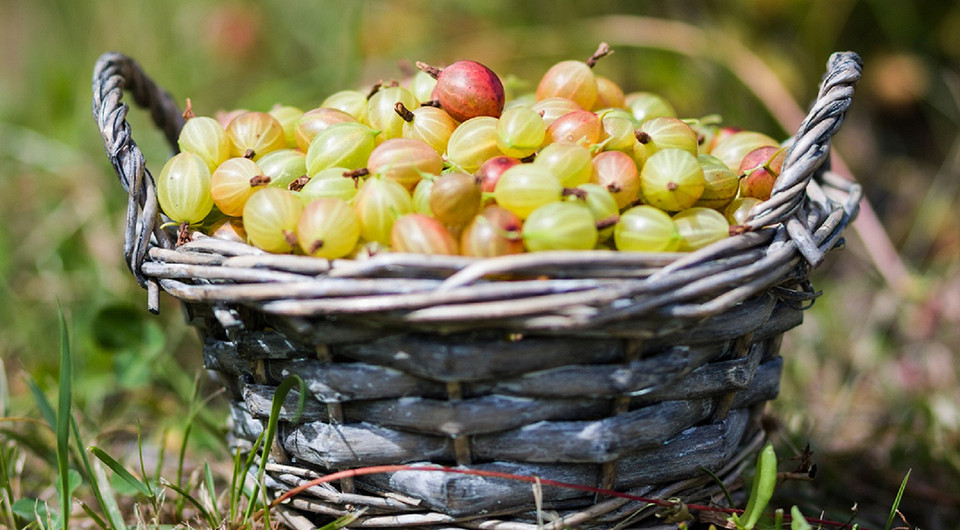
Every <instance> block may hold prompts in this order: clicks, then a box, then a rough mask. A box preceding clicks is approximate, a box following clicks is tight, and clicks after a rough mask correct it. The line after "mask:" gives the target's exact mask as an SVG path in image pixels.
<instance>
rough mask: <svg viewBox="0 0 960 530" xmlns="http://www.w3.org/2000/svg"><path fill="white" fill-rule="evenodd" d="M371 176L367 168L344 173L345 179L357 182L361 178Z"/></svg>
mask: <svg viewBox="0 0 960 530" xmlns="http://www.w3.org/2000/svg"><path fill="white" fill-rule="evenodd" d="M369 174H370V170H369V169H367V168H365V167H362V168H360V169H354V170H353V171H344V172H343V176H344V177H347V178H349V179H354V180H356V179H358V178H361V177H366V176H367V175H369Z"/></svg>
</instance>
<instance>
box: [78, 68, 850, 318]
mask: <svg viewBox="0 0 960 530" xmlns="http://www.w3.org/2000/svg"><path fill="white" fill-rule="evenodd" d="M860 69H861V61H860V58H859V57H858V56H857V55H856V54H855V53H852V52H838V53H835V54H833V55H832V56H831V58H830V60H829V61H828V64H827V72H826V74H825V75H824V77H823V80H822V83H821V87H820V91H819V94H818V96H817V99H816V101H815V102H814V104H813V105H812V107H811V109H810V111H809V113H808V115H807V118H806V119H805V120H804V122H803V123H802V124H801V126H800V127H799V130H798V132H797V134H796V135H795V136H793V137H792V138H791V139H790V140H789V142H788V145H789V150H788V153H787V157H786V160H785V163H784V166H783V171H782V173H781V175H780V177H778V179H777V181H776V184H775V187H774V190H773V194H772V196H771V198H770V199H769V200H767V201H764V202H763V203H761V205H760V206H759V207H758V208H757V209H756V211H755V212H754V214H753V216H752V218H750V219H748V220H747V221H746V222H745V223H744V225H743V226H742V227H741V231H742V233H739V234H736V235H733V236H731V237H729V238H727V239H724V240H721V241H719V242H716V243H713V244H711V245H709V246H707V247H705V248H702V249H700V250H697V251H694V252H690V253H633V252H624V251H600V250H594V251H577V252H559V251H554V252H537V253H527V254H519V255H512V256H503V257H498V258H468V257H462V256H429V255H419V254H400V253H382V254H378V255H375V256H372V257H370V258H369V259H365V260H332V261H329V260H325V259H322V258H313V257H305V256H293V255H288V256H283V255H272V254H268V253H266V252H263V251H260V250H258V249H255V248H253V247H252V246H250V245H247V244H245V243H239V242H230V241H226V240H217V239H213V238H209V237H206V236H203V235H202V234H196V236H195V239H194V241H193V242H192V243H187V244H185V245H181V246H179V247H177V246H176V243H175V241H174V237H172V233H171V232H168V231H167V230H164V229H162V228H161V227H160V226H161V221H162V217H161V215H162V214H161V213H160V212H159V207H158V205H157V201H156V190H155V188H154V183H153V178H152V175H151V174H150V172H149V170H147V167H146V162H145V160H144V157H143V154H142V153H141V152H140V150H139V148H138V147H137V145H136V143H135V141H134V140H133V138H132V133H131V131H130V126H129V124H128V123H127V121H126V113H127V111H128V107H127V105H126V104H125V103H123V101H122V98H123V92H124V90H127V91H130V92H132V94H133V97H134V100H135V101H136V102H137V103H138V104H139V105H141V106H143V107H145V108H148V109H149V110H150V111H151V116H152V118H153V121H154V123H155V124H156V125H157V126H158V127H159V128H160V129H161V130H162V131H164V133H165V134H166V137H167V140H168V143H169V144H170V146H171V148H172V149H173V150H174V151H175V152H176V150H177V142H176V139H177V136H178V134H179V130H180V128H181V127H182V125H183V123H184V122H183V117H182V115H181V114H180V111H179V109H178V107H177V105H176V103H175V102H174V100H173V98H172V97H171V96H170V95H169V94H168V93H166V92H165V91H164V90H162V89H161V88H159V87H158V86H157V85H156V84H155V83H154V82H153V81H152V80H151V79H150V78H149V77H147V76H146V74H144V73H143V70H142V69H141V68H140V67H139V65H138V64H137V63H136V62H135V61H134V60H133V59H131V58H129V57H127V56H124V55H122V54H118V53H112V52H111V53H106V54H104V55H103V56H101V57H100V59H99V60H98V62H97V64H96V67H95V73H94V78H93V85H94V98H93V113H94V117H95V119H96V121H97V123H98V126H99V127H100V131H101V134H102V135H103V138H104V145H105V148H106V152H107V155H108V158H109V159H110V160H111V162H112V163H113V165H114V169H115V171H116V173H117V175H118V177H119V178H120V181H121V184H122V185H123V186H124V188H125V189H126V190H127V192H128V194H129V205H128V215H127V222H126V225H125V243H124V255H125V258H126V261H127V264H128V266H129V267H130V269H131V271H132V272H133V274H134V276H135V277H136V278H137V279H138V281H139V283H140V284H141V285H142V286H144V287H146V288H147V289H148V293H149V296H148V306H149V308H150V309H151V311H158V309H159V302H158V297H159V292H160V291H161V290H163V291H166V292H168V293H170V294H172V295H173V296H175V297H176V298H178V299H180V300H181V301H183V302H185V303H204V304H223V303H227V304H237V305H246V306H249V307H253V308H254V309H255V310H257V311H262V312H264V313H268V314H274V315H279V316H284V317H290V318H301V317H331V316H345V317H347V318H351V317H354V316H363V317H364V318H373V319H374V320H376V321H382V322H384V323H388V324H392V325H416V326H424V327H426V328H438V327H439V328H443V327H453V328H456V327H458V326H463V325H467V324H468V323H470V324H469V325H473V324H475V323H478V322H479V323H480V324H481V325H483V326H488V327H489V326H504V327H510V328H515V329H519V330H558V329H583V328H591V327H601V328H602V327H603V326H606V325H608V324H610V323H612V322H616V321H618V320H623V319H625V318H628V317H635V316H637V315H641V314H643V315H650V314H655V313H656V314H662V315H665V318H671V319H693V320H698V319H702V318H704V317H707V316H711V315H715V314H718V313H720V312H722V311H726V310H729V309H730V308H732V307H734V306H736V305H737V304H740V303H742V302H743V301H745V300H747V299H749V298H751V297H754V296H758V295H762V294H763V293H765V292H766V293H770V292H774V293H775V295H776V296H780V295H781V294H783V295H784V296H786V297H790V296H793V295H797V293H800V294H801V295H802V294H803V293H802V292H803V291H808V290H810V289H807V287H806V280H807V276H808V274H809V271H810V270H811V269H812V268H813V267H816V266H818V265H819V264H820V263H821V262H822V260H823V259H824V255H825V254H826V253H827V252H828V251H829V250H830V249H832V248H834V247H835V246H837V245H838V244H839V243H840V242H841V241H842V232H843V230H844V228H845V227H846V226H847V225H848V224H849V223H850V222H851V220H852V219H853V218H854V217H855V215H856V213H857V211H858V204H859V201H860V198H861V196H862V191H861V188H860V186H859V185H858V184H856V183H855V182H852V181H850V180H847V179H844V178H842V177H840V176H839V175H837V174H835V173H833V172H831V171H829V169H828V167H827V166H828V165H829V164H828V155H829V145H830V138H831V137H832V135H833V134H834V133H835V132H836V131H837V130H838V129H839V127H840V124H841V123H842V121H843V118H844V115H845V113H846V111H847V109H848V108H849V106H850V104H851V98H852V94H853V88H854V86H855V84H856V83H857V81H858V80H859V78H860ZM505 276H506V277H507V278H506V279H504V277H505ZM791 293H792V294H791Z"/></svg>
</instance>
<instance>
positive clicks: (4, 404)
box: [0, 359, 10, 418]
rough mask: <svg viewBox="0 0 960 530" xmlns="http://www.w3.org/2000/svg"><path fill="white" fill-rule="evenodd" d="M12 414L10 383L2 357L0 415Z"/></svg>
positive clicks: (0, 366) (0, 363) (0, 365)
mask: <svg viewBox="0 0 960 530" xmlns="http://www.w3.org/2000/svg"><path fill="white" fill-rule="evenodd" d="M9 415H10V385H9V384H8V383H7V367H6V366H4V364H3V359H0V417H4V418H6V417H7V416H9Z"/></svg>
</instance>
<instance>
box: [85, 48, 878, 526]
mask: <svg viewBox="0 0 960 530" xmlns="http://www.w3.org/2000/svg"><path fill="white" fill-rule="evenodd" d="M860 69H861V63H860V59H859V57H858V56H857V55H856V54H854V53H850V52H845V53H836V54H834V55H833V56H832V57H831V58H830V61H829V63H828V68H827V73H826V75H825V76H824V79H823V81H822V85H821V90H820V93H819V95H818V97H817V100H816V102H815V103H814V105H813V106H812V108H811V110H810V112H809V114H808V116H807V118H806V120H805V121H804V122H803V124H802V125H801V126H800V128H799V131H798V132H797V134H796V135H795V136H794V138H793V139H792V141H791V147H790V150H789V153H788V156H787V160H786V163H785V165H784V169H783V172H782V174H781V176H780V177H779V179H778V181H777V184H776V188H775V190H774V193H773V197H772V198H771V199H770V200H768V201H766V202H764V203H763V205H762V207H760V208H759V209H758V211H757V212H756V213H755V215H754V216H753V217H752V218H751V219H750V220H749V221H748V222H747V223H746V224H745V227H744V229H745V230H744V232H743V233H741V234H739V235H735V236H731V237H730V238H728V239H725V240H723V241H721V242H717V243H714V244H712V245H710V246H708V247H706V248H704V249H701V250H699V251H696V252H693V253H687V254H672V253H665V254H651V253H630V252H607V251H588V252H544V253H533V254H523V255H516V256H506V257H501V258H493V259H474V258H466V257H451V256H424V255H408V254H395V253H383V254H378V255H374V256H372V257H370V258H368V259H364V260H334V261H327V260H323V259H318V258H310V257H303V256H292V255H291V256H279V255H270V254H267V253H264V252H262V251H259V250H257V249H255V248H253V247H251V246H249V245H246V244H243V243H238V242H231V241H226V240H220V239H214V238H209V237H204V236H202V235H201V234H196V235H195V237H194V239H193V241H192V242H189V243H186V244H183V245H181V246H179V247H176V243H175V240H176V238H175V237H174V235H173V234H172V233H171V232H168V231H166V230H164V229H162V228H161V227H160V225H161V222H162V220H163V217H162V214H161V213H160V212H159V211H158V206H157V200H156V192H155V189H154V181H153V178H152V176H151V174H150V172H149V171H148V169H147V167H146V163H145V162H144V157H143V155H142V153H141V151H140V150H139V148H138V147H137V145H136V143H135V142H134V141H133V138H132V136H131V131H130V126H129V124H128V123H127V121H126V114H127V111H128V107H127V105H126V104H124V103H123V101H122V95H123V91H124V90H129V91H130V92H131V93H132V94H133V97H134V100H135V101H136V102H137V103H138V104H139V105H140V106H142V107H145V108H147V109H149V110H150V113H151V116H152V118H153V121H154V122H155V124H156V125H157V127H159V128H160V129H161V130H162V131H163V132H164V133H165V135H166V138H167V140H168V141H169V143H170V146H171V147H172V148H173V149H174V150H176V145H177V144H176V139H177V135H178V132H179V130H180V128H181V127H182V125H183V118H182V117H181V113H180V110H179V109H178V108H177V105H176V103H174V101H173V99H172V98H171V97H170V96H169V95H168V94H167V93H166V92H164V91H163V90H161V89H160V88H159V87H158V86H157V85H155V84H154V83H153V82H152V81H151V80H150V79H149V78H147V77H146V76H145V75H144V73H143V72H142V70H141V69H140V68H139V66H138V65H137V64H136V63H135V62H134V61H133V60H131V59H130V58H128V57H125V56H123V55H120V54H116V53H108V54H105V55H103V56H102V57H101V58H100V59H99V61H98V62H97V64H96V68H95V73H94V78H93V114H94V117H95V119H96V121H97V124H98V126H99V129H100V131H101V133H102V135H103V140H104V145H105V147H106V152H107V156H108V158H109V159H110V161H111V162H112V163H113V166H114V169H115V170H116V173H117V176H119V178H120V182H121V184H122V185H123V187H124V189H125V190H126V191H127V192H128V194H129V207H128V210H127V214H128V215H127V222H126V227H125V228H126V232H125V238H124V256H125V258H126V262H127V264H128V266H129V268H130V270H131V272H132V273H133V275H134V277H135V278H136V279H137V281H138V282H139V283H140V284H141V285H142V286H144V287H145V288H147V290H148V306H149V308H150V310H151V311H157V310H158V308H159V293H160V291H165V292H167V293H169V294H170V295H172V296H173V297H175V298H177V299H179V300H180V301H181V302H182V306H183V308H184V310H185V313H186V315H187V320H188V322H189V323H190V324H192V325H194V326H196V327H197V328H198V330H199V332H200V335H201V337H202V339H203V355H204V362H205V364H206V366H207V367H208V368H209V369H210V370H212V371H214V373H215V374H217V375H218V377H219V378H220V379H221V380H222V381H223V384H224V385H225V386H226V387H227V389H228V390H229V395H230V396H231V399H232V403H233V405H232V418H231V420H232V421H231V425H232V431H231V438H232V441H233V442H234V443H235V444H238V445H239V446H241V447H242V446H244V444H245V443H249V441H251V440H253V439H255V437H256V436H257V435H258V434H259V433H260V432H261V431H262V428H263V424H264V421H265V418H266V417H267V416H268V415H269V410H270V402H271V399H272V398H273V394H274V391H275V390H276V388H277V385H278V383H279V382H280V381H282V380H283V379H284V378H285V377H287V376H288V375H290V374H297V375H299V376H300V377H301V378H303V380H304V381H305V382H306V384H307V387H308V389H309V392H310V394H311V397H312V398H313V399H308V400H307V403H308V405H307V407H306V409H305V410H304V411H303V414H302V415H301V416H300V417H299V418H296V419H295V418H294V415H293V412H294V410H295V405H294V404H295V403H296V401H295V400H296V397H295V396H289V397H288V400H289V401H288V402H287V406H286V407H285V409H284V410H283V412H282V416H281V422H280V431H279V435H278V443H277V444H276V446H275V447H274V448H273V450H272V451H271V458H270V459H269V461H268V462H265V463H264V465H265V466H266V471H267V476H268V477H269V481H270V482H269V486H270V487H271V488H272V489H274V490H275V491H283V490H288V489H290V488H292V487H295V486H297V485H300V484H302V483H304V482H305V481H307V480H309V479H310V478H313V477H317V476H320V475H322V474H325V473H328V472H330V471H333V470H342V469H351V468H357V467H361V466H369V465H378V464H399V463H416V464H420V465H460V466H468V467H473V468H476V469H490V470H499V471H509V472H512V473H516V474H523V475H535V476H539V477H543V478H549V479H553V480H560V481H565V482H572V483H578V484H584V485H592V486H597V487H605V488H615V489H617V490H621V491H630V492H632V493H634V494H637V495H648V496H668V495H680V496H681V497H682V498H683V499H684V500H686V501H691V500H696V499H703V498H705V497H708V496H709V495H710V494H711V493H712V492H713V491H715V488H714V487H713V486H714V484H713V479H712V478H710V477H709V476H708V475H707V474H706V473H705V472H704V468H706V469H709V470H711V471H713V472H715V473H716V474H717V475H718V476H720V477H721V479H724V480H732V479H733V478H735V477H736V476H737V475H738V474H739V472H740V470H741V469H742V467H743V466H745V465H746V464H747V463H748V462H749V459H748V458H746V457H747V456H748V455H750V454H751V452H752V451H754V450H755V449H756V448H757V447H758V445H759V444H760V443H761V441H762V439H763V434H762V432H761V430H760V429H759V415H760V412H761V410H762V408H763V405H764V403H765V402H767V401H769V400H771V399H773V398H775V396H776V395H777V391H778V385H779V379H780V368H781V358H780V356H779V349H780V342H781V338H782V336H783V333H784V332H785V331H787V330H788V329H790V328H792V327H794V326H796V325H798V324H800V322H801V320H802V315H801V310H802V309H803V308H804V307H805V306H806V305H808V304H809V303H810V301H811V300H812V299H813V298H814V297H815V296H816V294H817V293H815V292H814V291H813V289H812V287H811V286H810V284H809V281H808V277H809V274H810V271H811V270H812V269H813V268H814V267H816V266H817V265H819V264H820V263H821V261H822V260H823V257H824V254H825V253H826V252H828V251H829V250H831V249H833V248H835V247H836V246H838V245H839V244H840V243H841V242H842V232H843V230H844V228H845V227H846V226H847V225H848V223H849V222H850V221H851V220H852V218H853V217H854V216H855V215H856V212H857V208H858V202H859V200H860V197H861V190H860V187H859V186H858V185H857V184H855V183H852V182H850V181H848V180H845V179H843V178H841V177H839V176H837V175H836V174H834V173H832V172H830V171H829V169H828V165H829V164H826V163H825V162H827V160H828V153H829V141H830V138H831V136H832V135H833V134H834V133H835V132H836V131H837V130H838V128H839V127H840V125H841V123H842V121H843V117H844V114H845V112H846V111H847V109H848V107H849V105H850V103H851V97H852V94H853V89H854V85H855V84H856V82H857V81H858V79H859V77H860ZM157 163H158V164H159V163H161V161H157ZM294 420H295V421H294ZM538 501H539V502H540V503H541V504H540V508H539V509H534V508H535V504H534V495H533V492H532V490H531V487H530V485H529V484H526V483H522V482H515V483H514V482H510V481H504V480H501V479H493V478H488V477H476V476H467V475H453V474H448V473H436V472H426V471H401V472H395V473H390V474H381V475H370V476H366V477H357V478H355V479H352V480H343V481H341V482H340V483H339V487H338V488H335V487H333V486H330V485H323V486H315V487H312V488H310V489H308V490H307V491H305V492H304V493H302V494H300V495H298V496H297V497H295V498H294V500H293V501H292V503H290V506H292V507H294V508H296V509H297V510H299V511H300V512H301V513H307V514H312V517H314V518H315V519H314V520H320V519H322V518H323V517H325V516H331V517H333V516H338V515H342V514H345V513H349V512H351V511H352V510H355V509H357V508H359V507H366V508H367V511H366V513H365V515H364V516H363V517H362V518H361V519H360V520H359V521H358V522H357V523H356V525H357V526H360V527H408V526H427V527H435V528H498V529H518V530H520V529H532V528H537V527H538V526H537V525H538V524H540V523H543V524H545V527H546V528H560V527H563V526H564V525H566V526H583V527H599V528H608V527H611V526H613V525H615V524H617V523H624V522H625V521H641V520H643V519H644V518H645V517H647V519H646V520H648V521H649V520H653V521H655V519H651V518H649V516H650V514H651V513H652V512H651V511H650V510H641V508H643V507H644V505H643V503H637V502H632V501H627V500H625V499H620V498H597V497H595V496H594V495H589V496H585V495H584V493H583V492H581V491H576V490H567V489H562V488H553V487H544V488H542V491H541V492H540V496H539V499H538ZM538 517H539V518H540V519H539V520H538ZM544 517H546V522H544V519H543V518H544ZM630 524H633V523H630ZM636 524H641V523H640V522H636Z"/></svg>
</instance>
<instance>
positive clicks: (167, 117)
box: [93, 52, 184, 288]
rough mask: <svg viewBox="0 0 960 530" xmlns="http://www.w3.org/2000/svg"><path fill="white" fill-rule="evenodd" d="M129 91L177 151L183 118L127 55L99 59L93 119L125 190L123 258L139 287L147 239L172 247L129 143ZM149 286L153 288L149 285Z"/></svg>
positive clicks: (139, 156)
mask: <svg viewBox="0 0 960 530" xmlns="http://www.w3.org/2000/svg"><path fill="white" fill-rule="evenodd" d="M124 89H126V90H129V91H130V92H131V93H132V94H133V100H134V101H135V102H136V103H137V104H138V105H139V106H141V107H143V108H146V109H148V110H149V111H150V116H151V118H152V119H153V122H154V124H156V125H157V127H159V128H160V130H161V131H163V133H164V135H165V136H166V139H167V142H168V143H169V144H170V146H171V147H172V148H173V150H174V152H177V151H178V150H179V149H178V147H177V137H178V136H179V135H180V129H181V128H183V124H184V119H183V115H182V113H181V111H180V109H179V107H178V106H177V104H176V102H175V101H174V100H173V97H172V96H170V94H168V93H167V92H166V91H164V90H163V89H161V88H160V87H159V86H157V84H156V83H154V82H153V81H152V80H151V79H150V78H149V77H147V76H146V74H144V72H143V70H142V69H141V68H140V65H138V64H137V63H136V61H134V60H133V59H131V58H130V57H127V56H125V55H123V54H120V53H114V52H109V53H105V54H103V55H101V56H100V58H99V59H98V60H97V64H96V66H95V67H94V72H93V118H94V120H96V122H97V126H98V127H99V128H100V134H101V136H103V146H104V149H106V152H107V158H109V159H110V162H111V163H112V164H113V168H114V170H115V172H116V174H117V176H118V177H119V178H120V184H121V185H123V189H125V190H127V193H128V195H129V199H128V202H127V222H126V229H125V231H124V239H123V256H124V259H125V261H126V263H127V266H128V267H129V268H130V271H131V272H132V273H133V275H134V276H135V277H136V278H137V282H138V283H139V284H140V286H141V287H148V288H150V287H151V285H150V282H149V281H148V279H147V278H146V277H145V276H144V275H143V274H142V273H141V272H140V265H141V264H142V263H143V261H144V258H145V256H146V254H147V250H148V247H149V243H150V238H151V236H154V237H156V239H157V243H158V244H159V245H160V246H161V247H163V248H173V246H174V242H173V241H172V240H171V239H170V235H169V234H167V232H166V231H164V230H162V229H161V228H160V223H159V222H158V221H159V219H160V208H159V205H158V203H157V193H156V187H155V184H154V181H153V176H152V175H151V174H150V171H149V170H148V169H147V167H146V162H145V160H144V156H143V152H142V151H141V150H140V148H139V147H138V146H137V143H136V142H135V141H134V140H133V136H132V134H131V132H130V124H129V123H128V122H127V112H128V111H129V107H128V106H127V105H126V104H125V103H124V102H123V91H124ZM152 287H154V288H155V287H156V286H155V285H153V286H152Z"/></svg>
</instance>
